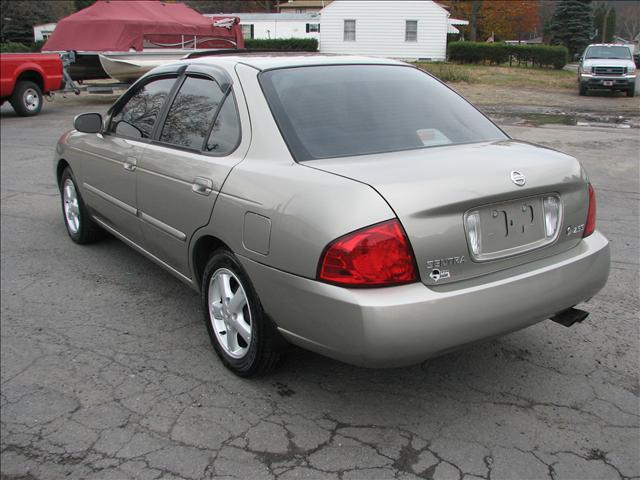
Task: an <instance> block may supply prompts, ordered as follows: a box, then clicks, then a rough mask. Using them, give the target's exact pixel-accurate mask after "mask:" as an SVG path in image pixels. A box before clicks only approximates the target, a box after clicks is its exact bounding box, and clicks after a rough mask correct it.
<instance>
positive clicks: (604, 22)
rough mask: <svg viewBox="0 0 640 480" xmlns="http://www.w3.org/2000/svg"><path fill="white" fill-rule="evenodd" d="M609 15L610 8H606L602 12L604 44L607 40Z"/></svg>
mask: <svg viewBox="0 0 640 480" xmlns="http://www.w3.org/2000/svg"><path fill="white" fill-rule="evenodd" d="M610 13H611V7H607V9H606V10H605V12H604V15H603V16H602V43H605V41H606V38H607V18H608V17H609V14H610Z"/></svg>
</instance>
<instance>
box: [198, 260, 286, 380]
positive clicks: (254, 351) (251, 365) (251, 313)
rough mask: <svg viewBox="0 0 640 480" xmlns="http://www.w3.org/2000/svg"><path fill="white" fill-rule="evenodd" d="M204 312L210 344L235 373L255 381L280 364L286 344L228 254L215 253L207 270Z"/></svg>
mask: <svg viewBox="0 0 640 480" xmlns="http://www.w3.org/2000/svg"><path fill="white" fill-rule="evenodd" d="M242 292H244V299H243V296H242ZM235 298H238V301H237V302H234V299H235ZM234 304H235V305H234ZM202 309H203V313H204V321H205V324H206V326H207V331H208V332H209V339H210V340H211V344H212V345H213V348H214V350H215V351H216V353H217V355H218V357H220V359H221V360H222V363H223V364H224V365H225V366H226V367H227V368H228V369H229V370H231V371H232V372H233V373H235V374H236V375H238V376H240V377H255V376H259V375H264V374H266V373H268V372H269V371H271V370H272V369H273V368H274V367H275V366H276V365H277V364H278V361H279V360H280V357H281V351H282V347H283V344H284V340H283V339H282V337H281V336H280V334H279V333H278V331H277V329H276V327H275V325H274V324H273V322H272V321H271V319H270V318H269V317H267V315H265V313H264V311H263V309H262V304H261V303H260V299H259V298H258V295H257V293H256V291H255V289H254V288H253V284H252V283H251V280H250V279H249V276H248V275H247V273H246V272H245V271H244V268H242V265H240V262H238V260H237V259H236V257H235V255H233V254H232V253H231V252H229V251H228V250H218V251H216V252H215V253H214V254H213V255H212V256H211V258H210V259H209V261H208V263H207V266H206V268H205V269H204V274H203V276H202Z"/></svg>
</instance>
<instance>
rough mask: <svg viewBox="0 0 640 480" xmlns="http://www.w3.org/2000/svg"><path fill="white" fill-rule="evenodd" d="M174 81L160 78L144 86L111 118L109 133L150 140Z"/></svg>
mask: <svg viewBox="0 0 640 480" xmlns="http://www.w3.org/2000/svg"><path fill="white" fill-rule="evenodd" d="M175 81H176V79H175V78H161V79H158V80H153V81H151V82H149V83H147V84H146V85H144V86H143V87H142V88H141V89H140V90H138V91H137V92H136V93H135V94H134V95H133V96H132V97H131V98H130V99H129V101H128V102H127V103H125V104H124V105H123V106H122V108H121V109H120V111H119V112H118V113H117V114H115V115H114V116H113V117H112V118H111V123H110V124H109V130H108V131H109V133H114V134H116V135H121V136H124V137H131V138H150V137H151V133H152V132H153V126H154V125H155V123H156V120H157V118H158V114H159V113H160V110H161V109H162V106H163V105H164V102H165V100H166V98H167V96H168V95H169V92H170V91H171V87H173V84H174V83H175Z"/></svg>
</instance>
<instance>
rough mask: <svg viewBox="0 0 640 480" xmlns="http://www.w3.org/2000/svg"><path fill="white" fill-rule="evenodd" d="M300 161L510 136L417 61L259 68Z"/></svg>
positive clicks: (278, 116)
mask: <svg viewBox="0 0 640 480" xmlns="http://www.w3.org/2000/svg"><path fill="white" fill-rule="evenodd" d="M260 83H261V85H262V88H263V90H264V93H265V96H266V98H267V101H268V102H269V106H270V107H271V111H272V112H273V115H274V117H275V119H276V122H277V123H278V126H279V127H280V130H281V132H282V134H283V136H284V139H285V141H286V142H287V145H288V146H289V149H290V150H291V153H292V155H293V157H294V158H295V159H296V160H297V161H305V160H315V159H320V158H333V157H345V156H352V155H363V154H371V153H384V152H393V151H401V150H409V149H418V148H425V147H432V146H439V145H450V144H459V143H471V142H482V141H489V140H502V139H506V138H507V137H506V135H505V134H504V133H502V131H501V130H500V129H499V128H498V127H496V126H495V125H494V124H493V123H491V122H490V121H489V120H488V119H487V118H486V117H485V116H484V115H482V114H481V113H480V112H479V111H478V110H476V109H475V108H474V107H473V106H472V105H471V104H469V103H468V102H467V101H466V100H464V99H463V98H462V97H460V96H459V95H457V94H456V93H454V92H453V91H451V90H450V89H448V88H447V87H445V86H444V85H442V84H441V83H440V82H439V81H437V80H435V79H434V78H432V77H431V76H429V75H427V74H425V73H424V72H422V71H420V70H418V69H417V68H413V67H404V66H394V65H328V66H312V67H299V68H287V69H277V70H271V71H266V72H263V73H262V74H260Z"/></svg>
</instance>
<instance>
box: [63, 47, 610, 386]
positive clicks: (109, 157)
mask: <svg viewBox="0 0 640 480" xmlns="http://www.w3.org/2000/svg"><path fill="white" fill-rule="evenodd" d="M74 126H75V129H74V130H71V131H69V132H67V133H65V134H64V135H63V136H62V137H61V139H60V141H59V143H58V145H57V148H56V155H55V162H54V168H55V174H56V178H57V181H58V184H59V186H60V191H61V198H62V207H63V214H64V221H65V224H66V227H67V231H68V233H69V236H70V237H71V239H72V240H73V241H74V242H76V243H80V244H83V243H89V242H92V241H94V240H96V239H98V238H99V237H100V236H101V235H102V234H103V233H104V232H105V231H106V232H109V233H110V234H112V235H114V236H116V237H118V238H119V239H121V240H122V241H124V242H126V243H127V244H128V245H130V246H131V247H133V248H135V249H136V250H138V251H139V252H141V253H142V254H144V255H146V256H147V257H149V258H150V259H151V260H152V261H154V262H156V263H158V264H159V265H161V266H162V267H163V268H165V269H167V270H168V271H169V272H171V273H172V274H174V275H175V276H176V277H177V278H179V279H180V280H182V281H184V282H186V283H187V284H189V285H190V286H192V287H193V288H194V289H196V290H197V291H199V292H201V297H202V308H203V312H204V319H205V322H206V325H207V328H208V331H209V335H210V337H211V342H212V344H213V347H214V348H215V351H216V352H217V354H218V355H219V357H220V358H221V360H222V361H223V362H224V364H225V365H227V366H228V367H229V368H230V369H231V370H232V371H234V372H235V373H237V374H239V375H242V376H252V375H256V374H260V373H263V372H266V371H267V370H269V369H270V368H271V367H273V366H274V365H275V364H276V362H277V360H278V359H279V358H280V356H281V354H282V351H283V349H284V347H285V346H286V345H287V343H293V344H296V345H299V346H301V347H304V348H307V349H310V350H313V351H315V352H319V353H321V354H324V355H327V356H329V357H333V358H336V359H339V360H342V361H345V362H350V363H354V364H358V365H364V366H380V367H391V366H399V365H407V364H411V363H415V362H420V361H422V360H424V359H426V358H428V357H431V356H434V355H438V354H441V353H443V352H446V351H449V350H451V349H454V348H458V347H460V346H462V345H466V344H469V343H471V342H476V341H479V340H482V339H486V338H490V337H495V336H498V335H502V334H505V333H507V332H510V331H513V330H517V329H520V328H524V327H526V326H529V325H531V324H533V323H536V322H539V321H542V320H544V319H547V318H552V319H553V320H555V321H558V322H560V323H562V324H564V325H567V326H569V325H571V324H573V323H575V322H578V321H581V320H583V319H584V318H585V317H586V315H587V313H586V312H585V311H583V310H579V309H577V308H574V307H575V306H576V305H577V304H579V303H581V302H583V301H584V300H586V299H589V298H590V297H591V296H593V295H595V294H596V293H597V292H598V291H599V290H600V289H601V288H602V287H603V286H604V284H605V282H606V280H607V276H608V273H609V244H608V241H607V239H606V238H605V237H604V236H603V235H602V234H600V233H599V232H598V231H597V230H596V229H595V211H596V199H595V193H594V189H593V187H592V186H591V185H590V183H589V180H588V177H587V175H586V173H585V171H584V169H583V168H582V166H581V165H580V163H579V162H578V161H577V160H576V159H575V158H572V157H570V156H568V155H565V154H562V153H560V152H557V151H554V150H551V149H548V148H543V147H539V146H535V145H531V144H527V143H523V142H519V141H514V140H512V139H510V138H509V137H508V136H507V135H506V134H505V133H504V132H503V131H501V130H500V129H499V128H498V127H497V126H496V125H494V124H493V123H492V122H491V121H490V120H488V119H487V118H486V117H485V116H484V115H483V114H482V113H480V112H479V111H478V110H476V109H475V108H474V107H473V106H472V105H470V104H469V103H467V102H466V101H465V100H464V99H463V98H461V97H460V96H458V95H457V94H456V93H454V92H453V91H452V90H450V89H448V88H447V87H446V86H445V85H443V84H442V83H440V82H439V81H438V80H436V79H435V78H433V77H431V76H430V75H428V74H426V73H424V72H422V71H421V70H419V69H416V68H414V67H412V66H410V65H407V64H404V63H401V62H396V61H392V60H384V59H374V58H361V57H340V56H332V57H323V56H288V55H282V56H254V55H235V56H232V55H211V56H205V57H202V58H197V59H191V60H184V61H180V62H178V63H174V64H171V65H166V66H162V67H158V68H157V69H155V70H152V71H151V72H149V73H148V74H147V75H145V76H144V77H142V78H141V79H140V80H139V81H137V82H136V83H135V84H134V85H133V86H132V87H131V88H130V89H129V90H128V91H127V92H126V93H125V94H124V95H123V96H122V97H121V98H120V99H118V100H117V101H116V102H115V104H114V105H113V106H112V107H111V108H110V109H109V111H108V113H107V115H106V117H105V118H103V117H102V116H101V115H99V114H84V115H80V116H78V117H76V120H75V125H74Z"/></svg>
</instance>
